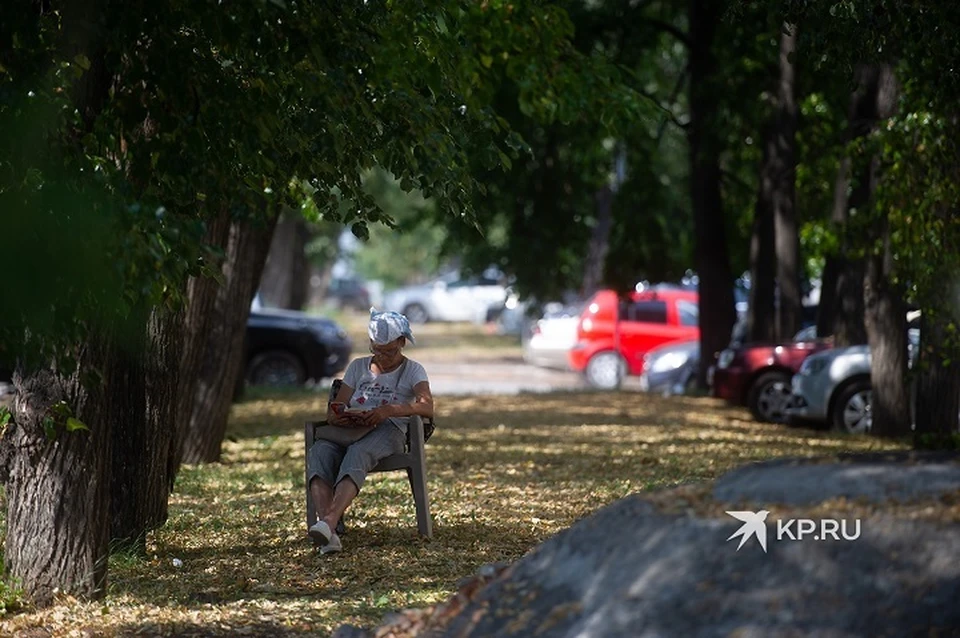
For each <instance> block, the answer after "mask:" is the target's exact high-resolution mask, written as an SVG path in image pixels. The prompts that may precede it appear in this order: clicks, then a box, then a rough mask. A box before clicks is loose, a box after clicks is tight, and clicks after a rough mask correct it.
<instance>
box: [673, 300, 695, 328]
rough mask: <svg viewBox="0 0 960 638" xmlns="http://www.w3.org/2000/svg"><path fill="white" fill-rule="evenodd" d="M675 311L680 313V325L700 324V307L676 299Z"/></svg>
mask: <svg viewBox="0 0 960 638" xmlns="http://www.w3.org/2000/svg"><path fill="white" fill-rule="evenodd" d="M677 312H678V313H679V314H680V325H681V326H699V325H700V307H699V306H697V304H695V303H692V302H689V301H678V302H677Z"/></svg>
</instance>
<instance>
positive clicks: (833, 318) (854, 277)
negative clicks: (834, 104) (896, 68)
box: [817, 65, 883, 346]
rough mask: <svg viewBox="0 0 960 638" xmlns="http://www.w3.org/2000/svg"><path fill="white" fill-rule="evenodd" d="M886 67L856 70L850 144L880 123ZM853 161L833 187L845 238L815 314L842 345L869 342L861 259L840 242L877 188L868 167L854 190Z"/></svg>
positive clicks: (822, 329) (827, 269)
mask: <svg viewBox="0 0 960 638" xmlns="http://www.w3.org/2000/svg"><path fill="white" fill-rule="evenodd" d="M882 74H883V72H882V67H880V66H878V65H861V66H860V67H858V68H857V71H856V78H855V79H856V84H857V87H856V89H854V91H853V94H852V95H851V98H850V114H849V122H848V125H847V132H846V139H847V141H848V142H850V141H853V140H856V139H857V138H860V137H863V136H865V135H868V134H869V133H870V132H871V131H872V130H873V129H874V128H875V127H876V126H877V123H878V121H879V120H880V119H882V118H881V117H880V113H879V112H878V108H879V106H878V102H877V96H878V91H879V90H880V82H881V76H882ZM852 170H853V169H852V162H851V160H850V158H849V157H847V158H844V159H843V160H842V161H841V162H840V167H839V169H838V170H837V181H836V183H835V185H834V194H833V212H832V214H831V220H832V221H833V224H834V227H835V228H836V229H837V230H838V231H839V232H840V233H841V243H840V249H839V251H838V252H837V254H835V255H830V256H828V257H827V262H826V264H825V266H824V270H823V280H822V284H821V294H820V308H819V310H818V313H817V333H818V334H820V335H824V336H826V335H831V334H832V335H834V341H835V343H836V345H838V346H849V345H856V344H865V343H867V332H866V327H865V325H864V317H863V312H864V308H863V278H864V274H865V264H864V262H863V260H852V259H849V258H847V257H846V256H845V254H846V252H847V251H848V250H849V248H850V246H849V245H848V242H847V240H846V238H844V237H842V235H843V234H844V232H845V229H846V226H847V224H848V221H849V219H850V209H855V208H861V207H863V206H866V205H867V204H868V203H869V201H870V197H871V195H872V193H873V185H872V182H871V179H870V176H869V174H868V171H869V170H870V169H869V166H867V167H866V168H864V173H862V174H861V178H860V179H859V181H858V183H857V185H856V187H855V188H854V189H853V190H852V192H851V191H850V183H851V173H852Z"/></svg>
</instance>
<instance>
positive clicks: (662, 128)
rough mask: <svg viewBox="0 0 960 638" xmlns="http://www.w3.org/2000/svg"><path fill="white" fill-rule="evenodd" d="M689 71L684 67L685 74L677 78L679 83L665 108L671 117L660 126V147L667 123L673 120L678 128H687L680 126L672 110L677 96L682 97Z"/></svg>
mask: <svg viewBox="0 0 960 638" xmlns="http://www.w3.org/2000/svg"><path fill="white" fill-rule="evenodd" d="M689 70H690V68H689V67H684V69H683V73H681V74H680V75H679V76H678V77H677V83H676V84H674V85H673V91H671V92H670V100H669V101H668V102H667V104H668V106H667V107H666V108H665V110H666V111H667V113H668V114H669V115H670V117H665V118H663V120H661V121H660V126H659V127H658V129H657V142H656V145H657V146H660V140H661V139H662V138H663V134H664V132H665V131H666V129H667V122H669V121H671V120H672V121H673V123H674V124H676V125H677V126H680V128H682V129H685V128H687V125H686V124H680V123H679V122H677V120H676V118H675V117H673V110H671V107H672V106H673V105H674V104H676V102H677V96H678V95H680V89H682V88H683V85H684V83H685V82H686V80H687V74H688V72H689Z"/></svg>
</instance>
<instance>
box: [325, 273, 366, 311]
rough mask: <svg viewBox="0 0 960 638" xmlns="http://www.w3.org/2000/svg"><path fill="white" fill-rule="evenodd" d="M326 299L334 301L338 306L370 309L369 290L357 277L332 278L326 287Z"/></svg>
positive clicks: (361, 309) (360, 309)
mask: <svg viewBox="0 0 960 638" xmlns="http://www.w3.org/2000/svg"><path fill="white" fill-rule="evenodd" d="M326 299H328V300H330V301H332V302H334V303H335V304H336V305H337V307H338V308H340V309H341V310H345V309H347V308H353V309H354V310H358V311H360V312H366V311H368V310H370V306H371V305H372V304H371V301H370V290H369V289H368V288H367V286H366V284H365V283H364V282H363V281H361V280H359V279H349V278H347V279H340V278H337V279H332V280H331V281H330V285H329V286H328V287H327V293H326Z"/></svg>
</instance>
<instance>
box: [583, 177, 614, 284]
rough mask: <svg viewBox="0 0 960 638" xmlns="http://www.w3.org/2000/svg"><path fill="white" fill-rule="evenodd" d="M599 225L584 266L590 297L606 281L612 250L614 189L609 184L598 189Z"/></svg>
mask: <svg viewBox="0 0 960 638" xmlns="http://www.w3.org/2000/svg"><path fill="white" fill-rule="evenodd" d="M596 204H597V208H596V211H597V225H596V226H594V227H593V233H592V234H591V236H590V243H589V245H588V248H587V259H586V262H585V263H584V267H583V286H582V289H583V298H584V299H587V298H589V297H590V296H591V295H592V294H593V293H595V292H596V291H597V289H598V288H600V285H601V283H603V281H604V265H605V264H606V261H607V253H608V252H609V251H610V229H611V227H612V226H613V189H612V188H611V187H610V185H609V184H604V186H603V187H602V188H601V189H600V190H599V191H597V194H596Z"/></svg>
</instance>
